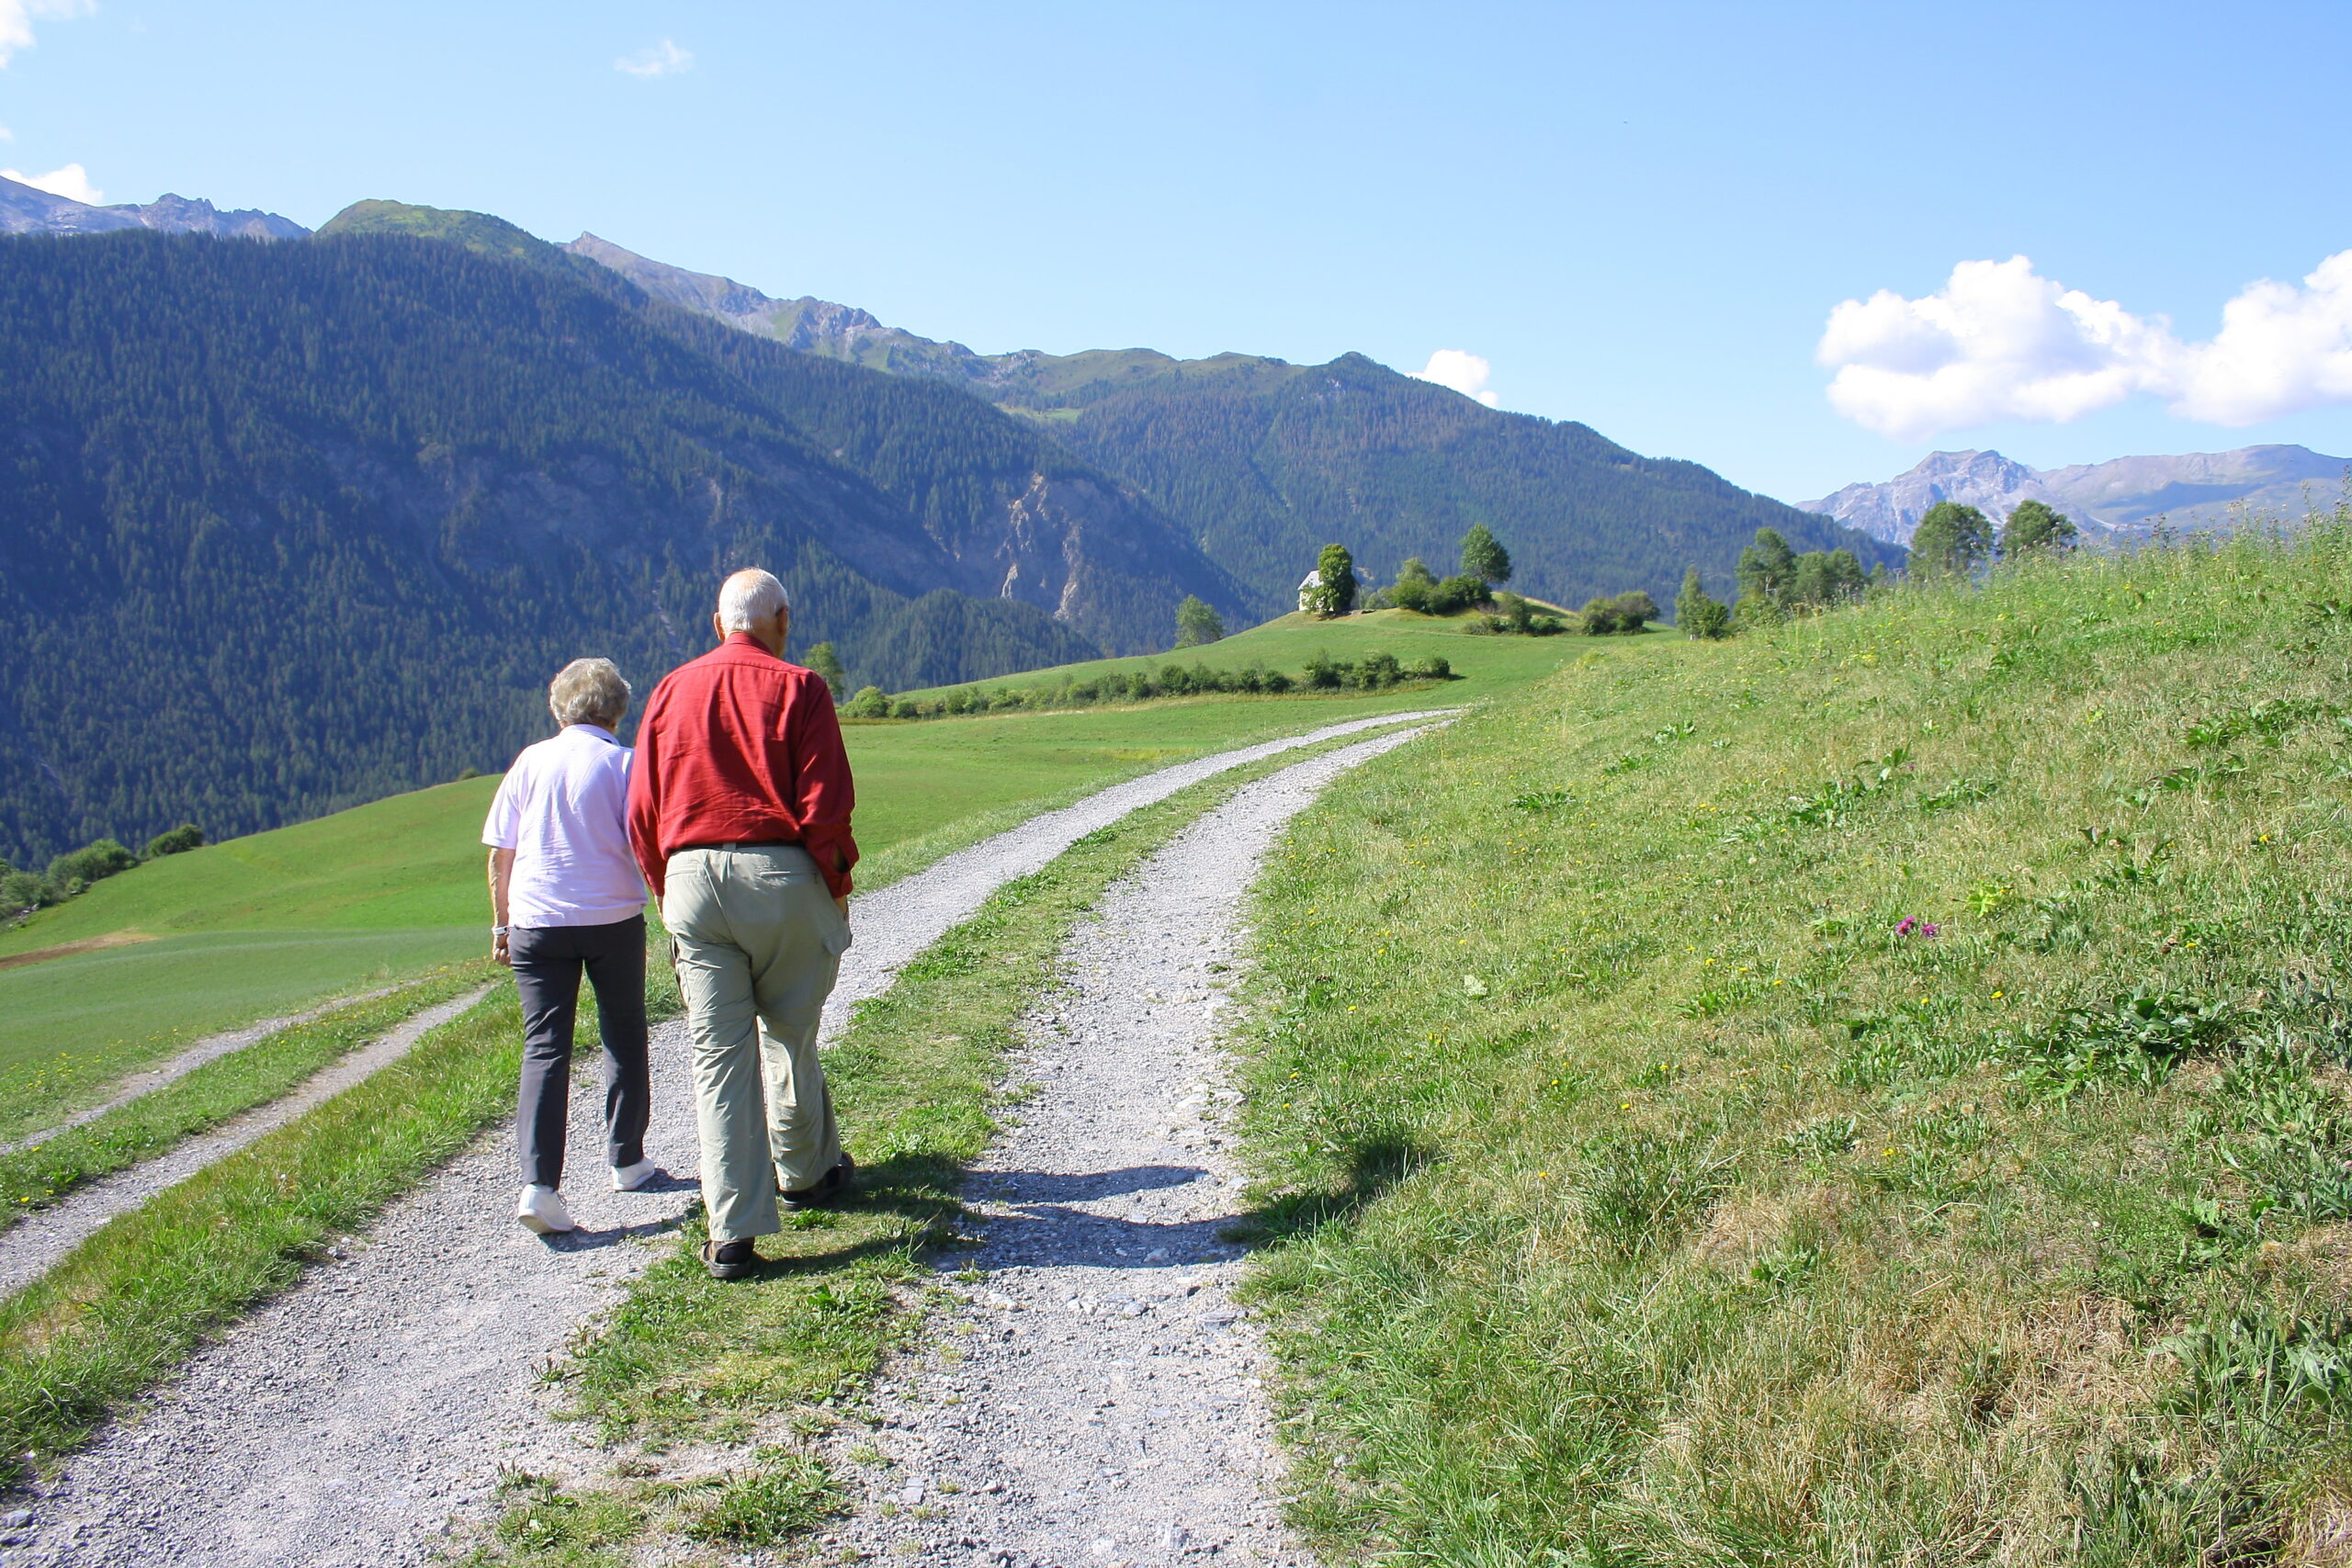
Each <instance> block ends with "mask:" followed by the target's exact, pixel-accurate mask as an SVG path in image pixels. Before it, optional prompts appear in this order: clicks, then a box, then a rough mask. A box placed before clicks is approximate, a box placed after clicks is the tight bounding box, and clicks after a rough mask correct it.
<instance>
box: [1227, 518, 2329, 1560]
mask: <svg viewBox="0 0 2352 1568" xmlns="http://www.w3.org/2000/svg"><path fill="white" fill-rule="evenodd" d="M2346 524H2352V518H2346V519H2339V520H2338V522H2337V524H2336V525H2334V526H2326V527H2322V528H2320V529H2319V530H2318V531H2316V532H2315V533H2314V534H2313V535H2312V536H2311V537H2310V539H2309V541H2308V542H2307V543H2305V544H2303V545H2301V546H2298V547H2278V546H2272V545H2266V544H2262V543H2258V542H2254V541H2245V542H2240V543H2234V544H2231V545H2228V546H2224V547H2219V548H2206V547H2187V548H2180V549H2175V550H2169V551H2161V552H2150V553H2146V554H2143V555H2140V556H2137V557H2131V558H2104V559H2093V558H2084V559H2077V560H2074V561H2068V562H2063V563H2052V564H2048V565H2042V566H2029V567H2026V568H2022V569H2019V570H2004V571H2003V572H2001V573H2000V574H1999V575H1997V576H1996V578H1995V579H1994V580H1993V581H1992V583H1991V584H1990V585H1989V586H1988V587H1987V588H1985V589H1984V590H1983V591H1981V592H1976V591H1970V590H1966V589H1943V590H1918V591H1906V592H1903V593H1901V594H1898V595H1896V596H1894V597H1891V598H1888V599H1885V600H1883V601H1882V602H1878V603H1873V604H1869V605H1866V606H1863V607H1860V608H1858V609H1855V610H1852V611H1849V612H1844V613H1839V614H1837V615H1829V616H1826V617H1824V618H1822V619H1819V620H1817V621H1811V622H1806V623H1804V624H1801V625H1795V626H1789V627H1786V628H1783V629H1781V631H1779V632H1777V633H1774V634H1772V635H1770V636H1764V637H1751V638H1742V639H1740V640H1737V641H1736V642H1733V643H1731V644H1728V645H1723V646H1719V647H1717V646H1709V647H1702V646H1696V645H1689V644H1683V645H1668V644H1666V643H1663V642H1660V643H1654V644H1651V645H1648V646H1646V647H1642V648H1623V649H1595V650H1593V652H1592V653H1591V654H1590V655H1589V656H1587V657H1584V658H1580V659H1578V660H1577V661H1575V663H1574V664H1572V665H1571V667H1570V668H1569V669H1568V670H1566V671H1564V672H1563V673H1562V674H1561V675H1560V676H1559V677H1558V678H1556V679H1555V681H1553V682H1548V683H1547V684H1546V685H1544V686H1543V687H1541V688H1538V689H1536V690H1535V691H1533V692H1532V693H1531V694H1526V695H1523V696H1521V697H1517V698H1507V699H1505V700H1503V701H1501V702H1498V704H1496V705H1493V706H1491V707H1490V708H1488V709H1487V710H1485V711H1483V712H1481V713H1478V714H1476V715H1474V716H1468V717H1465V718H1464V720H1462V721H1461V722H1460V723H1458V724H1456V725H1455V726H1454V727H1453V728H1452V729H1451V730H1450V731H1449V732H1448V733H1447V734H1446V735H1444V736H1443V737H1442V739H1436V740H1434V741H1432V742H1431V743H1430V744H1428V745H1425V746H1421V747H1417V748H1414V749H1412V750H1409V751H1407V752H1403V753H1399V754H1398V755H1397V756H1396V757H1394V758H1392V759H1388V760H1385V761H1381V762H1378V763H1375V764H1374V765H1373V766H1372V767H1370V768H1367V769H1366V770H1364V771H1363V773H1359V774H1356V775H1354V776H1352V777H1351V778H1350V779H1347V780H1344V781H1341V782H1340V784H1337V785H1336V786H1335V787H1334V789H1333V791H1332V792H1331V794H1330V795H1329V796H1327V797H1326V799H1325V800H1324V801H1323V802H1322V803H1321V804H1320V805H1318V806H1317V807H1316V808H1315V809H1314V810H1313V811H1312V812H1311V813H1310V814H1309V815H1307V816H1306V817H1305V818H1302V819H1301V821H1300V823H1299V824H1298V826H1297V827H1296V829H1295V830H1294V833H1293V837H1292V841H1291V843H1290V844H1289V845H1288V846H1287V849H1286V852H1285V856H1284V858H1283V859H1281V860H1279V861H1278V862H1277V863H1276V864H1275V866H1274V868H1273V870H1272V874H1270V875H1269V877H1268V878H1267V879H1266V881H1265V882H1264V883H1263V884H1262V885H1261V923H1260V931H1261V943H1262V949H1263V959H1264V964H1263V968H1262V969H1261V972H1260V978H1259V981H1258V982H1257V983H1258V985H1259V987H1260V996H1259V998H1258V999H1259V1012H1258V1015H1257V1016H1258V1020H1259V1021H1258V1024H1257V1025H1256V1027H1255V1036H1256V1045H1255V1052H1256V1054H1255V1057H1254V1062H1253V1065H1252V1066H1251V1068H1250V1083H1249V1088H1250V1095H1251V1098H1250V1112H1249V1114H1250V1131H1251V1135H1252V1138H1253V1140H1254V1145H1255V1147H1256V1148H1257V1149H1258V1150H1259V1151H1260V1156H1261V1160H1262V1162H1263V1164H1262V1170H1263V1174H1264V1176H1265V1177H1266V1179H1267V1190H1269V1191H1271V1192H1273V1193H1276V1194H1278V1195H1279V1196H1278V1198H1277V1199H1276V1200H1275V1201H1272V1203H1271V1204H1270V1205H1269V1207H1268V1208H1267V1210H1266V1213H1265V1224H1266V1229H1267V1232H1268V1235H1269V1239H1270V1241H1271V1243H1272V1245H1271V1246H1270V1247H1268V1249H1267V1250H1266V1251H1265V1253H1263V1254H1262V1255H1261V1269H1260V1272H1259V1275H1258V1285H1257V1288H1258V1290H1259V1291H1260V1292H1261V1295H1262V1297H1263V1299H1264V1300H1265V1302H1266V1303H1268V1305H1269V1306H1270V1308H1272V1310H1273V1311H1274V1313H1275V1314H1276V1316H1277V1321H1278V1323H1279V1325H1281V1327H1280V1330H1279V1332H1278V1337H1277V1343H1278V1346H1279V1348H1280V1350H1281V1353H1282V1355H1283V1359H1284V1361H1285V1364H1286V1366H1287V1367H1288V1369H1289V1371H1290V1381H1289V1382H1288V1385H1287V1388H1286V1391H1285V1395H1284V1397H1285V1399H1286V1400H1287V1408H1286V1410H1285V1427H1284V1429H1285V1431H1287V1432H1288V1433H1290V1434H1292V1435H1293V1437H1294V1439H1295V1442H1296V1443H1297V1445H1298V1449H1299V1454H1298V1458H1299V1461H1300V1462H1299V1465H1298V1469H1297V1474H1298V1476H1299V1478H1300V1482H1301V1484H1302V1486H1303V1488H1304V1493H1305V1496H1304V1501H1303V1502H1302V1504H1301V1506H1300V1514H1299V1517H1300V1518H1301V1519H1302V1521H1303V1522H1304V1523H1305V1524H1306V1526H1307V1528H1309V1529H1311V1530H1312V1531H1313V1532H1314V1533H1315V1534H1316V1535H1317V1537H1318V1538H1319V1539H1320V1540H1321V1541H1322V1542H1323V1544H1324V1545H1325V1546H1326V1547H1327V1548H1328V1549H1329V1551H1330V1552H1331V1554H1333V1555H1335V1556H1345V1557H1349V1558H1351V1559H1360V1560H1370V1561H1400V1562H1401V1561H1407V1560H1410V1561H1415V1562H1425V1561H1430V1560H1437V1561H1444V1562H1497V1563H1499V1562H1544V1561H1549V1562H1586V1563H1603V1562H1606V1563H1629V1564H1630V1563H1723V1564H1732V1563H1751V1562H1779V1563H1796V1564H1804V1563H1817V1564H1824V1565H1826V1564H1830V1563H1840V1564H1844V1563H1854V1562H1905V1563H1918V1564H1942V1563H1973V1562H2000V1563H2042V1562H2061V1561H2065V1562H2099V1563H2118V1564H2121V1563H2181V1564H2188V1563H2206V1562H2256V1561H2265V1562H2267V1561H2280V1562H2290V1561H2291V1562H2321V1561H2331V1560H2336V1558H2337V1556H2338V1555H2339V1554H2340V1553H2341V1552H2342V1551H2343V1543H2344V1542H2345V1541H2346V1540H2352V1175H2347V1171H2352V1100H2347V1096H2346V1089H2347V1085H2352V971H2347V960H2352V811H2347V807H2352V631H2347V630H2346V627H2347V626H2352V619H2347V611H2346V605H2347V604H2352V529H2347V527H2346Z"/></svg>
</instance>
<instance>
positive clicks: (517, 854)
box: [481, 659, 655, 1235]
mask: <svg viewBox="0 0 2352 1568" xmlns="http://www.w3.org/2000/svg"><path fill="white" fill-rule="evenodd" d="M548 711H549V712H551V713H552V714H554V715H555V721H556V723H557V724H558V725H560V727H561V728H560V729H558V730H557V732H556V735H555V739H551V740H542V741H540V742H538V743H537V745H534V746H526V747H525V748H524V749H523V754H522V755H521V756H519V757H517V758H515V765H514V766H513V767H511V768H509V769H507V770H506V776H505V777H504V778H503V779H502V780H500V781H499V784H498V795H497V796H496V797H495V798H494V799H492V801H491V803H490V820H489V821H488V822H486V823H485V824H483V826H482V833H481V836H482V841H483V842H484V843H486V844H488V845H489V846H490V918H491V921H492V924H491V928H490V942H491V955H492V957H494V958H496V959H497V960H498V961H499V962H500V963H502V964H510V965H512V966H513V968H514V970H515V989H516V990H517V991H519V992H520V993H521V994H522V999H523V1082H522V1089H521V1092H520V1094H519V1096H518V1098H517V1101H516V1104H515V1151H516V1153H517V1154H518V1155H520V1156H521V1157H522V1164H523V1198H522V1201H521V1202H520V1203H518V1204H517V1205H516V1206H515V1218H516V1219H518V1220H520V1221H522V1222H523V1224H524V1226H525V1227H526V1229H529V1230H534V1231H537V1232H538V1233H539V1234H540V1235H552V1234H557V1233H560V1232H563V1231H568V1230H571V1228H572V1223H571V1210H570V1209H568V1208H567V1207H566V1206H565V1204H564V1201H563V1193H562V1190H561V1189H562V1186H563V1144H564V1126H565V1120H566V1114H567V1111H569V1108H570V1098H571V1097H570V1090H571V1030H572V1021H573V1018H574V1016H575V1014H576V1013H577V1012H578V1010H579V1007H580V976H581V972H582V970H583V969H584V970H585V971H586V972H587V976H588V983H589V984H590V985H592V986H594V987H596V1019H597V1024H598V1029H599V1032H601V1033H602V1034H603V1036H604V1040H605V1158H606V1160H608V1161H609V1162H610V1163H611V1166H612V1169H613V1187H614V1190H616V1191H621V1192H633V1191H635V1190H637V1189H639V1188H640V1187H642V1186H644V1185H645V1183H646V1182H647V1181H648V1180H650V1179H651V1178H652V1177H653V1176H654V1174H655V1168H654V1165H653V1162H652V1161H651V1160H649V1159H647V1158H646V1157H645V1123H646V1118H647V1115H648V1112H649V1111H650V1108H651V1089H650V1075H649V1073H648V1071H647V1064H646V1054H645V1045H646V1041H645V884H644V883H643V882H641V881H639V878H638V874H637V863H636V861H635V860H634V859H633V858H632V857H631V854H630V850H629V841H628V772H629V754H628V747H626V746H624V745H622V744H621V743H620V738H619V737H618V736H617V735H616V734H615V733H614V732H615V731H616V730H617V729H618V728H620V723H621V716H622V715H624V714H626V713H627V712H628V682H627V681H624V680H622V679H621V672H620V671H618V670H616V669H615V668H614V666H613V661H612V660H609V659H575V660H572V661H571V663H569V664H567V665H565V666H564V667H563V670H562V671H561V672H560V673H559V674H558V675H557V676H556V678H555V681H554V682H553V683H552V684H550V685H549V686H548Z"/></svg>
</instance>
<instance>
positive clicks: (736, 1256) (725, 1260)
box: [702, 1236, 760, 1280]
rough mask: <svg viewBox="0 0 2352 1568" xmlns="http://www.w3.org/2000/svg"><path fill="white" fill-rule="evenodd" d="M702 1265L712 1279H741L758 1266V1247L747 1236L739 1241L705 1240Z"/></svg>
mask: <svg viewBox="0 0 2352 1568" xmlns="http://www.w3.org/2000/svg"><path fill="white" fill-rule="evenodd" d="M702 1266H703V1267H704V1268H706V1269H709V1270H710V1277H711V1278H712V1279H714V1280H741V1279H742V1278H743V1277H745V1276H746V1275H748V1274H750V1273H751V1271H752V1269H757V1268H758V1267H759V1266H760V1254H759V1249H758V1248H757V1247H753V1246H752V1242H751V1238H750V1237H748V1236H746V1237H745V1238H744V1239H743V1240H741V1241H707V1242H704V1243H703V1244H702Z"/></svg>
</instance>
